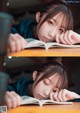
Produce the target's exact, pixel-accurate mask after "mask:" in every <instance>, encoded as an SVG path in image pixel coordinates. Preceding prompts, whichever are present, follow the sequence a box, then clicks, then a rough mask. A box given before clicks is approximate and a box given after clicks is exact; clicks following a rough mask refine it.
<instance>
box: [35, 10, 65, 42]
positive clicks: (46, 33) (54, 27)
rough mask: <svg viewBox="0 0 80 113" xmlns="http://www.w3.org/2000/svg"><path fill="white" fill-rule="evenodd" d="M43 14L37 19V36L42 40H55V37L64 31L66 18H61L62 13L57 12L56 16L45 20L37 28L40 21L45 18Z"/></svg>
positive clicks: (62, 16)
mask: <svg viewBox="0 0 80 113" xmlns="http://www.w3.org/2000/svg"><path fill="white" fill-rule="evenodd" d="M45 16H46V14H44V15H43V16H42V17H41V18H40V20H39V21H38V25H37V27H36V31H37V36H38V38H39V40H41V41H44V42H49V41H55V37H56V36H57V35H59V34H62V33H64V32H65V30H66V28H65V26H66V19H64V20H63V18H64V14H63V13H61V12H60V13H58V14H57V15H56V16H54V17H52V18H50V19H48V20H46V21H45V22H44V23H43V24H42V25H41V26H40V28H39V25H40V23H41V22H42V20H43V19H44V18H45Z"/></svg>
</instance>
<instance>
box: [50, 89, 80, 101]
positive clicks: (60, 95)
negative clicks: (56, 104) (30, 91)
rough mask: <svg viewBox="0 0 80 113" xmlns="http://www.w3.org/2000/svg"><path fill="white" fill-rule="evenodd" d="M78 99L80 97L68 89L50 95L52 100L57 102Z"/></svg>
mask: <svg viewBox="0 0 80 113" xmlns="http://www.w3.org/2000/svg"><path fill="white" fill-rule="evenodd" d="M77 98H80V95H78V94H77V93H75V92H71V91H69V90H67V89H62V90H60V91H59V92H53V93H51V94H50V99H51V100H55V101H68V100H72V99H77Z"/></svg>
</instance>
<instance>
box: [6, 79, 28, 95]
mask: <svg viewBox="0 0 80 113" xmlns="http://www.w3.org/2000/svg"><path fill="white" fill-rule="evenodd" d="M27 82H28V80H27V79H25V78H21V79H19V80H17V81H16V82H15V83H13V84H10V85H8V87H7V90H8V91H14V92H16V93H17V94H19V95H20V96H22V95H23V93H24V94H25V92H26V94H28V90H26V89H28V88H27V87H28V84H27ZM25 88H26V89H25Z"/></svg>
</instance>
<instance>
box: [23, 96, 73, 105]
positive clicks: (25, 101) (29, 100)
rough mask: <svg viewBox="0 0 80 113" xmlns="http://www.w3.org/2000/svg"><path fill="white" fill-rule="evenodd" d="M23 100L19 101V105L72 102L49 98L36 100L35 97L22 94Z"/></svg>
mask: <svg viewBox="0 0 80 113" xmlns="http://www.w3.org/2000/svg"><path fill="white" fill-rule="evenodd" d="M22 99H23V101H22V102H21V105H25V104H39V105H40V106H42V105H46V104H63V105H65V104H68V105H69V104H72V102H58V101H53V100H50V99H46V100H38V99H36V98H33V97H29V96H22Z"/></svg>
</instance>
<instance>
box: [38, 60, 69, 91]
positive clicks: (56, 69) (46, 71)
mask: <svg viewBox="0 0 80 113" xmlns="http://www.w3.org/2000/svg"><path fill="white" fill-rule="evenodd" d="M40 73H43V75H42V76H41V78H40V79H39V80H38V81H37V83H39V82H40V81H41V80H43V79H44V78H48V77H50V76H52V75H54V74H56V73H58V74H59V76H60V77H59V80H61V81H62V83H61V88H60V89H63V88H67V87H68V78H67V73H66V71H65V69H64V67H63V65H62V64H60V63H58V62H48V63H45V64H43V65H42V66H41V67H40V68H39V69H38V75H39V74H40ZM37 83H36V84H37Z"/></svg>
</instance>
